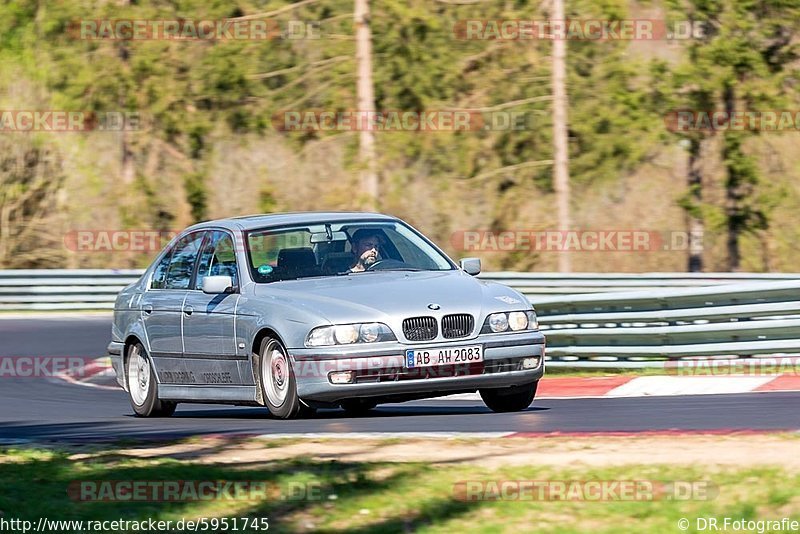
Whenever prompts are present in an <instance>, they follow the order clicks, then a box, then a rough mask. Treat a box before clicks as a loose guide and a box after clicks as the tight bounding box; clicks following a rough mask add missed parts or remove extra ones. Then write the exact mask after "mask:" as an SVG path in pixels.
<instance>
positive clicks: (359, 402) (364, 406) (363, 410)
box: [339, 399, 378, 416]
mask: <svg viewBox="0 0 800 534" xmlns="http://www.w3.org/2000/svg"><path fill="white" fill-rule="evenodd" d="M377 405H378V403H377V402H375V401H373V400H369V399H347V400H343V401H342V402H340V403H339V406H341V407H342V410H344V411H346V412H347V413H348V414H349V415H354V416H360V415H366V414H367V413H369V411H370V410H372V409H373V408H375V406H377Z"/></svg>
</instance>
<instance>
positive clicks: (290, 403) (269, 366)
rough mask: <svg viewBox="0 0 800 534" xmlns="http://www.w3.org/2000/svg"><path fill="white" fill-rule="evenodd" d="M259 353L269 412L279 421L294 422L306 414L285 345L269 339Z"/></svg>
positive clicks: (265, 340)
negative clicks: (293, 420)
mask: <svg viewBox="0 0 800 534" xmlns="http://www.w3.org/2000/svg"><path fill="white" fill-rule="evenodd" d="M259 354H260V355H261V357H260V358H259V365H260V367H261V369H260V373H259V376H260V382H261V393H262V395H263V397H264V404H266V406H267V409H268V410H269V411H270V413H271V414H272V415H274V416H275V417H278V418H280V419H292V418H295V417H297V416H298V415H302V414H305V413H307V412H308V410H307V409H306V410H304V406H303V404H302V403H301V402H300V398H299V397H298V396H297V382H296V380H295V377H294V371H293V370H292V363H291V361H290V360H289V355H288V353H287V352H286V349H285V348H284V346H283V344H282V343H281V342H280V341H279V340H277V339H275V338H272V337H266V338H264V340H263V341H262V342H261V350H260V352H259Z"/></svg>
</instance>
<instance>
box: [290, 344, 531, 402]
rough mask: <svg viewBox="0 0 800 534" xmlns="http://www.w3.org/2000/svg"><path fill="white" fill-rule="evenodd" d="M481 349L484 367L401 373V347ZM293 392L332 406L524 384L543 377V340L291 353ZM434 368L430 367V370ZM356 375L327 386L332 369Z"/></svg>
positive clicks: (355, 347) (354, 347)
mask: <svg viewBox="0 0 800 534" xmlns="http://www.w3.org/2000/svg"><path fill="white" fill-rule="evenodd" d="M470 345H482V346H483V357H484V363H483V365H480V366H479V367H478V368H476V367H470V368H468V367H467V366H466V365H465V366H464V367H463V369H461V370H460V371H459V370H458V369H456V370H455V372H453V373H450V374H448V375H447V376H442V374H438V373H436V372H434V373H433V375H435V376H430V374H429V373H427V372H426V373H423V374H424V375H425V376H419V373H416V374H414V375H413V376H412V375H411V374H410V373H408V370H407V369H403V365H404V364H403V362H404V361H405V357H404V354H405V351H406V350H407V349H412V348H413V349H421V348H429V347H430V348H437V347H458V346H470ZM289 352H290V354H291V357H292V363H293V370H294V373H295V377H296V379H297V393H298V395H299V396H300V398H302V399H303V400H309V401H320V402H337V401H340V400H343V399H348V398H357V397H386V398H392V397H396V398H414V397H424V396H431V397H433V396H437V395H446V394H449V393H456V392H474V391H476V390H478V389H481V388H503V387H511V386H518V385H523V384H529V383H532V382H535V381H537V380H539V379H540V378H541V377H542V375H543V374H544V353H545V339H544V335H542V334H541V333H540V332H522V333H503V334H483V335H480V336H477V337H474V338H471V339H459V340H451V341H448V342H444V343H442V342H438V343H415V344H413V345H411V344H401V343H398V342H390V343H377V344H374V345H364V344H358V345H348V346H346V347H343V346H338V347H325V348H303V349H291V350H290V351H289ZM532 357H536V358H538V359H539V364H538V365H537V366H536V367H535V368H532V369H522V368H521V362H522V360H523V359H526V358H532ZM433 369H435V368H432V370H433ZM348 370H352V371H356V373H357V374H358V376H359V379H357V381H356V383H350V384H332V383H331V382H330V380H329V374H330V373H331V372H333V371H348Z"/></svg>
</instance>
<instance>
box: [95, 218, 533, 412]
mask: <svg viewBox="0 0 800 534" xmlns="http://www.w3.org/2000/svg"><path fill="white" fill-rule="evenodd" d="M479 272H480V260H478V259H475V258H467V259H462V260H461V262H460V264H458V265H457V264H455V263H454V262H453V261H452V260H451V259H450V258H448V257H447V255H445V254H444V253H443V252H442V251H441V250H440V249H439V248H438V247H437V246H436V245H434V244H433V243H432V242H431V241H430V240H428V239H427V238H426V237H425V236H423V235H422V234H420V233H419V232H418V231H417V230H415V229H414V228H412V227H411V226H410V225H408V224H407V223H405V222H403V221H402V220H400V219H397V218H395V217H390V216H387V215H380V214H374V213H322V212H315V213H286V214H273V215H256V216H249V217H236V218H231V219H223V220H217V221H208V222H204V223H200V224H197V225H194V226H192V227H190V228H187V229H186V230H185V231H183V232H182V233H181V234H180V235H178V236H177V237H176V238H175V239H173V240H172V242H171V243H170V244H169V245H168V246H167V247H166V248H165V249H164V250H163V251H162V252H161V253H160V254H159V256H158V257H157V258H156V260H155V261H154V262H153V264H152V265H151V266H150V267H149V268H148V269H147V270H146V271H145V273H144V274H143V275H142V277H141V278H140V279H139V280H138V281H137V282H135V283H134V284H131V285H130V286H128V287H126V288H125V289H124V290H123V291H122V292H120V294H119V296H118V297H117V299H116V304H115V306H114V324H113V328H112V341H111V343H110V345H109V347H108V351H109V354H110V355H111V360H112V363H113V367H114V371H115V372H116V376H117V381H118V382H119V384H120V385H121V386H122V387H123V388H124V389H125V390H126V391H127V392H128V393H129V395H130V401H131V404H132V406H133V409H134V411H135V412H136V414H138V415H140V416H169V415H171V414H172V413H173V412H174V411H175V407H176V406H177V404H178V403H179V402H202V403H224V404H235V405H261V406H266V407H267V409H268V410H269V411H270V412H271V413H272V415H274V416H275V417H278V418H284V419H288V418H293V417H297V416H300V415H311V414H313V412H314V410H315V409H317V408H322V407H336V406H340V407H342V408H344V409H345V410H347V411H349V412H351V413H354V414H357V413H363V412H366V411H368V410H371V409H372V408H374V407H375V406H376V405H378V404H380V403H387V402H403V401H408V400H414V399H422V398H429V397H437V396H442V395H450V394H454V393H468V392H475V391H478V392H480V395H481V398H482V399H483V401H484V402H485V403H486V405H487V406H488V407H489V408H490V409H492V410H493V411H496V412H508V411H517V410H523V409H525V408H527V407H528V406H529V405H530V404H531V402H532V401H533V398H534V396H535V394H536V388H537V385H538V381H539V379H540V378H541V377H542V375H543V373H544V349H545V338H544V336H543V335H542V333H541V332H539V330H538V324H537V320H536V314H535V312H534V310H533V308H532V306H531V304H530V303H529V302H528V301H527V299H526V298H525V297H523V296H522V295H521V294H520V293H518V292H517V291H514V290H513V289H511V288H509V287H506V286H504V285H501V284H496V283H491V282H487V281H483V280H479V279H477V278H475V275H477V274H478V273H479Z"/></svg>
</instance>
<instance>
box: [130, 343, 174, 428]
mask: <svg viewBox="0 0 800 534" xmlns="http://www.w3.org/2000/svg"><path fill="white" fill-rule="evenodd" d="M126 377H127V382H128V394H129V395H130V399H131V406H132V407H133V411H134V412H136V415H138V416H140V417H169V416H170V415H172V414H173V413H175V408H176V407H177V406H178V403H176V402H170V401H162V400H160V399H159V398H158V385H157V384H156V379H155V370H154V369H153V363H152V362H151V361H150V357H149V356H148V355H147V351H145V350H144V346H142V344H141V343H135V344H133V345H131V348H130V349H129V351H128V360H127V366H126Z"/></svg>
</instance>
